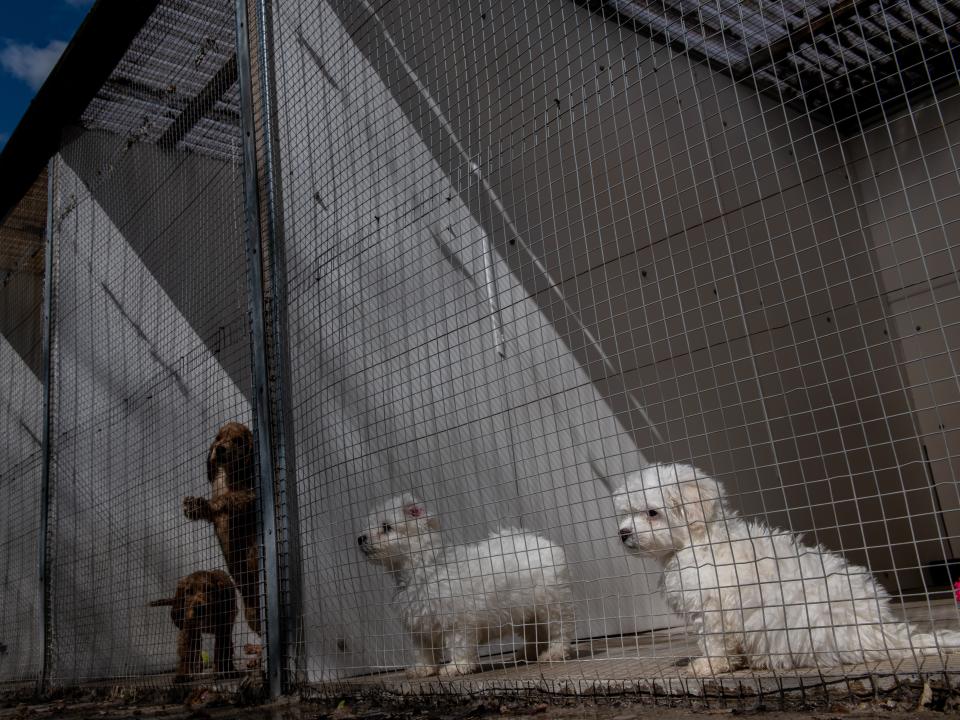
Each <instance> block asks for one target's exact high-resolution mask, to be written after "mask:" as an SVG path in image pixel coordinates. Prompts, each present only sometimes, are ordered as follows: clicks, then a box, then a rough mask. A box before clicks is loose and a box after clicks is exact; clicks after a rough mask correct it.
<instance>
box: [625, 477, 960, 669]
mask: <svg viewBox="0 0 960 720" xmlns="http://www.w3.org/2000/svg"><path fill="white" fill-rule="evenodd" d="M614 503H615V506H616V511H617V515H618V517H619V522H620V539H621V541H622V542H623V544H624V546H625V547H626V548H627V549H628V550H629V551H630V552H632V553H635V554H638V555H648V556H652V557H656V558H658V559H659V560H660V562H661V563H662V564H663V570H664V574H663V584H662V589H663V592H664V596H665V599H666V602H667V605H668V606H669V607H670V608H671V609H672V610H673V611H674V612H677V613H679V614H681V615H684V616H685V617H687V619H688V620H689V621H692V623H693V625H694V626H695V627H696V628H697V631H698V634H699V644H700V650H701V652H702V654H703V657H699V658H696V659H694V660H693V661H692V662H691V667H692V669H693V670H694V672H696V673H698V674H701V675H707V674H713V673H720V672H727V671H730V670H735V669H737V668H738V667H743V666H744V665H749V666H750V667H753V668H760V669H763V668H770V669H793V668H798V667H812V666H818V665H820V666H826V665H837V664H841V663H860V662H864V661H874V660H887V659H891V660H898V659H901V660H902V659H907V658H913V657H915V654H929V653H933V654H936V653H937V652H938V649H939V648H941V647H943V646H957V645H960V633H957V632H955V631H947V630H944V631H938V632H936V633H934V634H929V633H920V632H918V631H917V630H916V629H915V628H913V627H911V626H910V625H908V624H907V623H904V622H903V621H901V620H899V619H898V618H897V617H896V616H895V615H894V613H893V611H892V609H891V608H890V605H889V596H888V595H887V592H886V590H884V589H883V588H882V587H881V586H880V585H878V584H877V582H876V581H875V580H874V578H873V576H872V575H871V574H870V572H869V571H868V570H867V569H865V568H862V567H858V566H856V565H851V564H850V563H848V562H847V561H846V560H845V559H844V558H843V557H841V556H840V555H837V554H835V553H832V552H830V551H829V550H827V549H826V548H824V547H811V546H808V545H804V544H802V543H801V541H800V538H799V537H797V536H795V535H793V534H792V533H789V532H785V531H781V530H775V529H771V528H769V527H767V526H766V525H764V524H762V523H760V522H748V521H746V520H744V519H743V518H742V517H739V516H738V514H737V513H736V512H735V511H734V510H732V509H731V508H730V507H729V506H728V505H727V503H726V493H725V491H724V488H723V486H722V485H721V484H720V483H719V482H718V481H716V480H714V479H712V478H710V477H708V476H706V475H705V474H704V473H703V472H702V471H700V470H697V469H696V468H694V467H691V466H689V465H654V466H651V467H648V468H645V469H643V470H640V471H639V472H636V473H633V474H632V475H630V476H629V477H628V478H627V481H626V483H625V484H624V485H623V486H622V487H621V488H619V489H618V490H617V491H616V492H615V493H614Z"/></svg>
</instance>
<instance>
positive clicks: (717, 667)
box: [690, 657, 733, 677]
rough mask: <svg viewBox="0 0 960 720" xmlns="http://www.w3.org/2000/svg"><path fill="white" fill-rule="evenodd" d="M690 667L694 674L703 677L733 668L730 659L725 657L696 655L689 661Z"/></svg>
mask: <svg viewBox="0 0 960 720" xmlns="http://www.w3.org/2000/svg"><path fill="white" fill-rule="evenodd" d="M690 669H691V670H692V671H693V672H694V674H696V675H699V676H700V677H705V676H709V675H717V674H718V673H726V672H730V671H731V670H733V665H732V664H731V663H730V659H729V658H725V657H712V658H706V657H698V658H693V659H692V660H691V661H690Z"/></svg>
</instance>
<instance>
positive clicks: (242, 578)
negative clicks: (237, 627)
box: [183, 422, 260, 635]
mask: <svg viewBox="0 0 960 720" xmlns="http://www.w3.org/2000/svg"><path fill="white" fill-rule="evenodd" d="M254 472H255V469H254V456H253V433H252V432H250V429H249V428H248V427H247V426H246V425H241V424H240V423H236V422H229V423H227V424H226V425H224V426H223V427H222V428H220V432H218V433H217V437H216V439H215V440H214V441H213V444H212V445H211V446H210V453H209V454H208V456H207V480H209V481H210V485H211V486H212V487H211V492H210V500H207V499H206V498H202V497H185V498H184V499H183V514H184V515H186V516H187V517H188V518H189V519H190V520H206V521H207V522H211V523H213V528H214V530H215V532H216V533H217V539H218V540H219V541H220V548H221V549H222V550H223V557H224V559H225V560H226V561H227V569H228V570H229V571H230V574H231V575H232V576H233V580H234V582H235V583H236V584H237V587H238V588H239V589H240V596H241V597H242V598H243V615H244V618H246V621H247V625H249V626H250V629H251V630H253V632H255V633H256V634H257V635H260V582H259V569H260V554H259V547H258V543H257V507H256V505H257V496H256V491H255V488H254Z"/></svg>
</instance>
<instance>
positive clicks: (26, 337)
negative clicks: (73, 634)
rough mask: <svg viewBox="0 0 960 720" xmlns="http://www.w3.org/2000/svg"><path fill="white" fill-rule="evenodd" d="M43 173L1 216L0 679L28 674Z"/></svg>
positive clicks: (32, 634) (32, 632)
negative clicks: (7, 212) (3, 217)
mask: <svg viewBox="0 0 960 720" xmlns="http://www.w3.org/2000/svg"><path fill="white" fill-rule="evenodd" d="M46 222H47V174H46V173H45V172H44V173H43V174H41V176H40V177H38V178H37V180H36V182H34V183H33V186H32V187H31V188H30V190H29V191H28V193H27V194H26V195H25V196H24V197H23V198H22V199H21V200H20V202H19V203H18V204H17V205H16V206H15V207H14V208H13V209H12V210H11V211H10V213H9V214H8V215H7V217H6V218H5V219H4V221H3V222H2V223H0V268H2V269H0V307H2V308H3V312H2V313H0V398H2V400H0V438H2V441H0V448H2V449H0V452H2V456H0V463H2V464H0V468H2V469H0V497H2V498H3V502H2V503H0V627H2V628H3V630H2V631H0V683H12V682H22V681H35V680H36V679H37V677H38V675H39V673H40V664H41V660H42V649H41V647H40V634H39V625H38V621H39V620H40V619H41V615H40V612H39V608H40V604H41V602H42V595H41V588H40V583H39V575H38V572H37V563H38V548H39V540H40V537H39V535H40V513H41V501H40V487H41V470H42V457H43V456H42V452H41V438H42V435H43V432H42V416H43V410H42V403H43V396H42V392H41V377H42V365H41V363H42V344H43V342H42V338H43V335H42V333H43V282H44V258H45V252H44V230H45V228H46Z"/></svg>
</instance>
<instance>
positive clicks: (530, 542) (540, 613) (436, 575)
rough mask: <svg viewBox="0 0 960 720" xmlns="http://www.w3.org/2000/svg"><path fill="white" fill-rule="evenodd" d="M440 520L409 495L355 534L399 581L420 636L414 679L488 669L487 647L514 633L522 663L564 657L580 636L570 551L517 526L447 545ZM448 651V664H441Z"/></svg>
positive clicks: (408, 619) (407, 618)
mask: <svg viewBox="0 0 960 720" xmlns="http://www.w3.org/2000/svg"><path fill="white" fill-rule="evenodd" d="M439 529H440V525H439V522H438V521H437V519H436V518H435V517H432V516H431V515H430V514H428V512H427V509H426V506H425V505H424V504H423V502H421V501H420V500H418V499H417V498H415V497H414V496H413V495H411V494H410V493H405V494H403V495H401V496H399V497H395V498H392V499H391V500H388V501H387V502H386V503H384V504H382V505H381V506H379V507H378V508H377V509H376V510H375V511H374V512H373V513H371V515H370V517H369V521H368V525H367V529H366V531H365V532H364V534H363V535H361V536H360V537H358V538H357V542H358V543H359V545H360V550H362V551H363V553H364V554H365V555H366V556H367V559H368V560H370V561H371V562H374V563H377V564H379V565H383V566H384V567H385V568H386V569H387V570H388V571H389V572H390V574H391V575H393V576H394V579H395V580H396V582H397V594H396V597H395V601H396V602H397V603H398V604H399V605H400V606H401V608H402V613H403V621H404V624H405V625H406V627H407V629H408V630H409V631H410V632H411V634H412V635H413V640H414V644H415V646H416V648H417V655H418V662H417V664H416V665H415V666H414V667H412V668H411V669H410V670H408V671H407V674H408V675H410V676H411V677H427V676H429V675H435V674H437V673H438V672H439V674H440V675H441V676H443V677H452V676H456V675H463V674H466V673H470V672H474V671H476V670H478V669H479V667H480V657H479V652H478V650H479V646H480V645H483V644H485V643H487V642H490V641H493V640H497V639H500V638H502V637H509V636H510V635H512V634H514V633H516V634H518V635H521V636H522V637H523V638H524V642H525V645H524V648H523V650H522V651H521V652H520V653H519V656H520V659H524V660H531V661H532V660H539V661H541V662H545V661H558V660H563V659H565V658H566V657H567V654H568V651H569V649H570V642H571V640H572V639H573V611H572V599H573V598H572V594H571V590H570V585H569V580H568V577H567V566H566V559H565V557H564V554H563V550H562V549H561V548H559V547H557V546H556V545H554V544H552V543H551V542H550V541H549V540H547V539H546V538H543V537H540V536H539V535H531V534H529V533H524V532H521V531H520V530H516V529H512V528H511V529H507V530H504V531H503V532H499V533H493V534H491V535H490V536H489V537H488V538H487V539H486V540H483V541H481V542H478V543H475V544H472V545H459V546H453V547H448V548H444V547H443V546H442V544H441V538H440V532H439ZM444 650H446V651H447V653H448V654H449V656H450V663H449V664H448V665H445V666H444V667H443V668H442V669H441V668H440V663H441V661H442V659H443V654H444Z"/></svg>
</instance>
